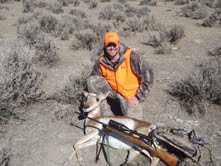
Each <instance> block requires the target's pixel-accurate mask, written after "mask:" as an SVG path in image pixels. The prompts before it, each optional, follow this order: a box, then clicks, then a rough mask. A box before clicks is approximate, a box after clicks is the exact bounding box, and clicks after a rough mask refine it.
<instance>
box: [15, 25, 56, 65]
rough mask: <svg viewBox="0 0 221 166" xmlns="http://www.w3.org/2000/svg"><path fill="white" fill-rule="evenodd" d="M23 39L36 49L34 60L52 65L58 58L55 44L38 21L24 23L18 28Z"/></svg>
mask: <svg viewBox="0 0 221 166" xmlns="http://www.w3.org/2000/svg"><path fill="white" fill-rule="evenodd" d="M18 34H19V37H20V38H21V39H23V41H24V42H25V43H26V44H27V45H28V46H29V47H30V48H33V49H34V50H35V54H34V56H33V58H34V60H36V61H37V62H41V63H43V64H45V65H52V64H54V63H55V62H57V60H58V55H57V52H56V46H55V44H54V43H53V42H52V41H51V40H50V39H49V38H48V37H47V34H45V33H43V32H42V31H41V30H40V25H39V24H38V23H36V22H32V23H27V24H22V25H21V26H20V27H19V28H18Z"/></svg>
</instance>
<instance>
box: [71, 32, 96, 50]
mask: <svg viewBox="0 0 221 166" xmlns="http://www.w3.org/2000/svg"><path fill="white" fill-rule="evenodd" d="M76 39H77V40H76ZM97 41H98V37H97V35H96V34H95V33H94V32H93V31H92V30H91V29H85V30H82V31H80V32H76V33H75V40H73V41H72V48H73V49H79V48H86V49H89V50H92V49H93V47H94V45H95V44H96V42H97Z"/></svg>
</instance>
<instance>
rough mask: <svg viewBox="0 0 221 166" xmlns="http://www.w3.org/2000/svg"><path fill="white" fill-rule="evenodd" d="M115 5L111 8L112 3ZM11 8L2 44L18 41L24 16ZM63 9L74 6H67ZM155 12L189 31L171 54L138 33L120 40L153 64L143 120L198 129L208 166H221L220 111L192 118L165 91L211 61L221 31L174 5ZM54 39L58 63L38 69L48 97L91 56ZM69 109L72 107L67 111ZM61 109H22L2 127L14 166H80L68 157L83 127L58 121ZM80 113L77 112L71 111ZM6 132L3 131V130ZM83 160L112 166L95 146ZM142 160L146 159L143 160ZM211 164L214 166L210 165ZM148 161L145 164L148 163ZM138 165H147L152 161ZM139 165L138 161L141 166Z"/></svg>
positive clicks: (115, 154) (42, 105)
mask: <svg viewBox="0 0 221 166" xmlns="http://www.w3.org/2000/svg"><path fill="white" fill-rule="evenodd" d="M128 2H129V3H130V4H131V5H134V6H138V4H139V1H128ZM110 4H111V3H110ZM1 6H5V7H7V8H8V9H7V10H4V13H3V14H4V16H5V17H6V19H5V20H0V44H1V43H3V42H6V41H10V40H14V39H16V37H17V33H16V23H17V19H18V17H20V16H22V15H24V13H23V12H22V2H14V1H13V2H10V3H4V4H2V5H1ZM99 7H101V6H98V8H97V10H93V11H92V10H91V11H89V10H88V8H87V7H86V4H85V3H83V2H82V3H81V4H80V5H79V6H77V7H75V8H81V9H83V10H85V11H87V12H90V15H91V19H93V14H97V13H98V11H99ZM64 8H65V9H68V8H74V6H72V5H69V6H65V7H64ZM149 8H150V9H151V13H152V14H153V15H154V17H155V19H156V21H157V22H160V23H162V24H164V25H166V26H168V25H173V24H179V25H182V26H183V27H184V29H185V36H184V37H183V38H182V39H181V40H180V41H179V43H178V44H177V45H176V46H174V48H176V49H174V50H173V51H172V53H171V54H168V55H167V54H165V55H164V54H163V55H162V54H155V53H154V48H152V47H150V46H147V45H143V44H142V43H141V42H142V41H143V40H145V38H147V37H148V33H147V32H142V33H136V34H135V35H134V36H129V37H126V38H125V37H122V38H121V41H122V42H123V43H125V44H126V45H127V46H129V47H131V48H134V49H136V50H138V51H139V52H141V53H142V54H143V56H144V58H145V60H146V61H147V62H148V63H149V64H150V66H151V67H152V68H153V70H154V73H155V80H154V82H155V83H154V86H153V88H152V89H151V94H150V96H149V97H148V99H147V101H146V103H145V107H144V108H145V110H144V113H145V115H144V116H145V120H146V121H148V122H151V123H154V124H157V125H168V126H172V127H177V128H179V127H180V128H185V129H187V130H191V129H196V130H197V131H198V132H199V133H200V135H202V136H203V137H204V138H205V140H206V141H208V143H209V144H208V148H209V149H211V156H210V154H209V153H208V152H206V155H205V158H203V160H205V161H206V162H204V165H205V166H209V165H216V166H219V165H221V155H220V154H221V143H220V142H221V126H220V124H221V107H219V106H214V105H212V106H208V109H207V112H206V114H205V116H203V117H199V116H190V115H188V114H187V112H185V111H184V110H183V109H182V108H181V107H180V106H179V104H178V102H177V101H175V100H172V99H171V97H170V96H168V94H166V93H165V90H166V89H168V88H169V85H170V84H172V83H174V82H175V81H179V80H181V79H184V78H185V77H186V76H188V75H189V74H190V73H192V71H194V70H195V65H196V64H199V63H201V62H203V61H205V60H207V59H208V58H209V57H208V55H207V52H208V50H211V49H214V48H216V47H217V46H219V45H220V43H221V29H220V27H211V28H208V27H201V26H198V25H197V22H198V21H199V20H194V19H190V18H185V17H180V16H178V15H177V12H178V11H179V9H180V6H177V5H174V4H173V3H172V2H164V1H159V2H158V3H157V6H150V7H149ZM52 39H53V40H54V41H55V43H56V45H57V47H58V53H59V58H60V60H59V61H58V63H57V64H56V65H55V66H53V67H50V68H49V67H45V66H40V67H39V66H38V69H39V70H40V71H41V72H42V73H43V74H44V76H45V78H44V81H43V85H42V89H43V90H44V91H45V93H46V95H50V94H52V93H54V92H55V90H56V88H57V87H63V86H64V85H65V83H66V82H67V80H68V77H69V76H70V75H78V73H79V72H80V71H81V70H82V69H83V65H88V66H91V64H90V63H91V62H90V60H89V59H90V55H91V52H90V51H87V50H82V49H81V50H78V51H73V50H72V49H71V48H70V45H71V42H70V41H69V40H64V41H63V40H60V39H59V38H54V37H52ZM67 107H68V106H67ZM59 109H63V110H65V106H63V107H62V108H61V107H60V106H59V104H58V103H56V102H55V101H42V102H39V103H35V104H31V105H29V106H28V107H27V108H23V110H22V111H23V115H22V116H23V118H24V119H25V120H24V121H16V120H13V119H12V120H11V122H10V123H9V124H8V125H7V128H4V130H5V132H2V133H0V147H1V148H5V149H8V156H9V157H10V161H9V165H10V166H30V165H33V166H62V165H66V166H78V165H79V163H78V162H77V159H76V157H74V158H73V159H72V160H71V161H67V158H68V157H69V156H70V155H71V153H72V146H73V144H74V143H75V142H76V141H77V140H78V139H80V138H81V137H82V136H83V135H84V134H83V131H82V129H80V128H77V127H75V126H72V125H70V122H71V123H74V124H77V125H78V126H80V127H82V126H83V121H79V120H78V118H77V115H73V117H72V118H71V119H69V120H68V123H67V121H65V120H58V119H57V117H56V112H58V111H59ZM73 111H77V110H73ZM2 131H3V129H2ZM82 152H83V153H82V154H84V156H83V158H84V160H85V163H86V165H87V166H95V165H101V166H105V165H108V164H107V163H106V161H105V159H104V156H103V154H101V155H100V160H99V161H98V163H95V154H96V149H95V147H88V148H85V149H83V150H82ZM125 156H126V152H125V151H119V150H111V160H112V162H113V165H114V166H115V165H120V164H121V163H123V162H124V157H125ZM140 160H142V158H140ZM211 160H212V161H213V163H211V162H210V161H211ZM145 162H147V163H146V164H144V163H145ZM145 162H143V163H140V164H137V165H140V166H142V165H147V164H148V161H145ZM138 163H139V162H138Z"/></svg>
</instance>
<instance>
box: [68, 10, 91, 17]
mask: <svg viewBox="0 0 221 166" xmlns="http://www.w3.org/2000/svg"><path fill="white" fill-rule="evenodd" d="M69 14H71V15H74V16H76V17H79V18H86V17H87V14H86V13H85V12H84V11H83V10H81V9H71V10H70V12H69Z"/></svg>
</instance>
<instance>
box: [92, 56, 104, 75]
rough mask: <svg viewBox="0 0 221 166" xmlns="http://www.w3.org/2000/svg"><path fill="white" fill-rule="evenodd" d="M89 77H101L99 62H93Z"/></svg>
mask: <svg viewBox="0 0 221 166" xmlns="http://www.w3.org/2000/svg"><path fill="white" fill-rule="evenodd" d="M90 75H97V76H103V75H102V72H101V69H100V60H99V59H98V60H97V61H96V62H95V64H94V66H93V68H92V72H91V74H90Z"/></svg>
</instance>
